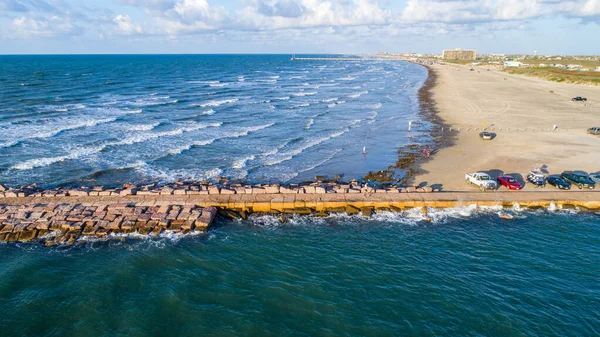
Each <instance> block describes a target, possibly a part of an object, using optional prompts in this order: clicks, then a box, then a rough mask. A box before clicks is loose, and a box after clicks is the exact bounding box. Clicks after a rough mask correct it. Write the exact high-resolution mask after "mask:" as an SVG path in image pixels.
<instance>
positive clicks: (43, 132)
mask: <svg viewBox="0 0 600 337" xmlns="http://www.w3.org/2000/svg"><path fill="white" fill-rule="evenodd" d="M116 120H117V118H116V117H113V118H104V119H94V120H87V121H70V120H57V121H55V122H54V123H51V124H46V125H42V126H40V127H36V126H34V127H32V128H31V129H30V130H28V131H27V132H24V130H23V128H22V127H19V128H18V129H15V130H11V131H8V130H6V129H5V130H2V131H3V133H4V136H6V135H7V134H9V133H12V132H14V133H16V135H15V136H16V137H15V138H14V139H13V140H11V141H8V142H6V143H1V144H0V148H2V147H11V146H14V145H16V144H19V143H21V142H23V141H26V140H31V139H45V138H51V137H54V136H56V135H58V134H59V133H61V132H65V131H71V130H76V129H80V128H90V127H94V126H96V125H99V124H105V123H111V122H114V121H116ZM63 123H73V124H63Z"/></svg>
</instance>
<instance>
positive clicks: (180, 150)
mask: <svg viewBox="0 0 600 337" xmlns="http://www.w3.org/2000/svg"><path fill="white" fill-rule="evenodd" d="M215 140H216V139H208V140H202V141H195V142H192V143H190V144H186V145H183V146H179V147H176V148H173V149H169V150H168V151H167V153H168V154H170V155H179V154H182V153H183V152H185V151H189V150H191V149H192V148H194V147H201V146H207V145H210V144H212V143H214V142H215Z"/></svg>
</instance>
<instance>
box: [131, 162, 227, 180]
mask: <svg viewBox="0 0 600 337" xmlns="http://www.w3.org/2000/svg"><path fill="white" fill-rule="evenodd" d="M135 170H136V171H138V172H140V174H141V176H143V177H147V178H150V179H151V180H154V181H158V182H172V181H173V180H177V179H183V180H195V181H201V180H210V179H213V178H217V177H219V176H221V175H222V174H223V170H222V169H220V168H218V167H216V168H213V169H209V170H203V169H199V168H198V169H160V168H155V167H152V166H150V164H148V163H144V165H141V166H137V167H135Z"/></svg>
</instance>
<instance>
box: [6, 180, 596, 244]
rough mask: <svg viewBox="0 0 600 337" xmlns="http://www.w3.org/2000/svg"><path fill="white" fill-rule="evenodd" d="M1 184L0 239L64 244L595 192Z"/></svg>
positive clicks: (581, 201)
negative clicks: (277, 219) (251, 220)
mask: <svg viewBox="0 0 600 337" xmlns="http://www.w3.org/2000/svg"><path fill="white" fill-rule="evenodd" d="M2 188H3V191H2V193H3V197H2V199H0V242H40V243H42V244H45V245H47V246H53V245H72V244H76V243H80V242H87V241H90V240H122V239H124V238H125V237H138V236H144V237H159V236H161V235H179V234H189V233H203V232H206V231H208V230H209V228H210V227H211V225H212V224H213V223H214V221H215V217H216V216H217V215H218V214H219V215H221V216H223V217H226V218H232V219H240V218H241V219H243V218H246V217H247V216H248V215H249V214H252V213H261V214H276V215H281V220H282V221H286V220H287V218H288V216H289V215H290V214H298V215H315V216H325V215H327V214H331V213H346V214H349V215H355V214H361V215H362V216H371V215H372V214H373V213H377V212H403V211H404V210H407V209H413V208H421V209H422V210H423V211H424V212H425V213H427V212H428V210H429V209H431V208H454V207H463V206H470V205H476V206H482V207H483V206H501V207H528V208H542V207H546V208H550V209H553V208H556V209H560V208H563V209H567V208H579V209H582V210H587V211H593V212H599V211H600V192H597V191H518V192H514V191H512V192H511V191H495V192H488V193H481V192H474V191H473V192H440V191H437V192H438V193H426V192H433V191H434V190H433V189H432V188H423V187H420V188H416V187H414V186H410V187H398V186H388V187H385V188H383V187H378V188H374V187H371V186H368V185H367V184H360V183H358V182H352V183H349V184H339V183H324V182H317V183H312V184H306V185H288V186H280V185H252V186H250V185H241V184H222V185H215V184H209V183H176V184H172V185H167V186H157V185H146V186H140V187H137V186H133V185H125V186H123V187H120V188H115V189H105V188H102V187H96V188H77V189H54V190H43V189H39V188H37V187H36V186H24V187H21V188H17V189H13V188H5V187H2Z"/></svg>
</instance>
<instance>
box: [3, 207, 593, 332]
mask: <svg viewBox="0 0 600 337" xmlns="http://www.w3.org/2000/svg"><path fill="white" fill-rule="evenodd" d="M496 212H497V211H496V210H492V211H487V212H486V211H483V212H475V211H474V210H473V209H469V208H465V209H460V210H450V211H443V212H433V213H432V214H430V215H431V216H432V217H433V218H434V221H433V222H431V223H429V222H425V221H422V219H423V216H422V215H421V214H420V213H419V212H416V211H413V212H409V213H407V214H404V215H393V214H380V215H377V216H376V217H374V218H372V219H362V218H358V217H347V216H335V217H329V218H325V219H322V218H311V217H304V218H294V219H293V220H292V221H291V222H289V223H286V224H280V223H279V222H278V220H277V219H276V218H272V217H258V218H253V219H252V220H250V221H245V222H224V221H221V222H220V223H219V226H218V228H216V229H214V230H212V231H211V232H210V233H209V234H207V235H205V236H199V237H183V238H171V239H168V238H165V239H161V240H158V241H135V240H133V241H128V242H125V243H121V242H119V243H114V242H113V243H90V244H87V245H84V246H80V247H74V248H53V249H47V248H43V247H38V246H31V245H23V246H14V245H0V280H2V281H1V282H0V312H1V313H2V314H1V315H0V326H2V335H4V336H73V335H77V336H115V335H122V336H148V335H156V336H159V335H171V336H199V335H210V336H240V335H242V336H244V335H245V336H287V335H296V336H406V335H413V336H596V335H598V334H599V333H600V306H599V305H598V303H600V278H599V275H600V253H599V252H598V244H599V242H600V226H599V221H598V220H599V218H598V215H596V214H586V213H578V214H575V213H573V212H550V211H535V212H533V211H532V212H521V211H511V212H512V213H513V214H514V215H515V219H514V220H511V221H505V220H500V219H499V218H498V216H497V215H496Z"/></svg>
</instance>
